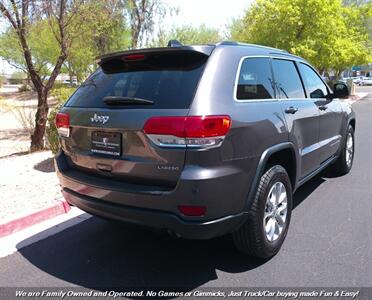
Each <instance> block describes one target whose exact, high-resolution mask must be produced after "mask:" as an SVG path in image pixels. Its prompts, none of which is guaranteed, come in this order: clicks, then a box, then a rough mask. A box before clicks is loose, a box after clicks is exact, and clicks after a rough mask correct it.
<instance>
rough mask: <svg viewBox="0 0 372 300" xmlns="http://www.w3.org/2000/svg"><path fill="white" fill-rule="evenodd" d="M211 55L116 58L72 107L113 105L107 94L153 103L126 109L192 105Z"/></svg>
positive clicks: (83, 87) (91, 80)
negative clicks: (133, 59) (126, 59)
mask: <svg viewBox="0 0 372 300" xmlns="http://www.w3.org/2000/svg"><path fill="white" fill-rule="evenodd" d="M207 59H208V56H206V55H204V54H200V53H198V52H186V53H185V52H181V53H165V54H159V53H158V54H147V55H145V59H141V60H139V61H125V60H122V59H121V58H114V59H112V60H108V61H107V62H104V63H102V64H101V68H99V69H98V70H97V71H96V72H94V73H93V74H92V75H91V76H90V77H89V78H88V79H87V80H86V81H85V83H83V84H82V85H81V86H80V87H79V88H78V89H77V91H76V92H75V93H74V94H73V95H72V96H71V98H70V99H69V100H68V101H67V103H66V105H65V106H68V107H92V108H96V107H97V108H102V107H111V108H112V106H108V105H106V104H105V102H104V101H103V99H104V98H105V97H107V96H116V97H128V98H141V99H146V100H151V101H153V102H154V104H153V105H137V104H136V105H127V106H120V107H123V108H128V109H130V108H142V107H146V109H155V108H156V109H159V108H174V109H177V108H178V109H182V108H188V107H189V106H190V104H191V101H192V99H193V98H194V95H195V92H196V88H197V85H198V82H199V80H200V78H201V75H202V72H203V70H204V66H205V64H206V61H207Z"/></svg>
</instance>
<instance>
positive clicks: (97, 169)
mask: <svg viewBox="0 0 372 300" xmlns="http://www.w3.org/2000/svg"><path fill="white" fill-rule="evenodd" d="M98 64H99V65H100V68H98V70H97V71H96V72H94V73H93V74H92V75H91V76H90V77H89V78H88V79H87V80H86V81H85V83H83V84H82V85H81V86H80V87H79V88H78V89H77V91H76V92H75V93H74V94H73V95H72V96H71V97H70V99H69V100H68V101H67V102H66V103H65V105H64V106H63V107H62V109H61V111H60V113H58V114H57V116H56V126H57V128H58V132H59V135H60V142H61V150H60V152H59V153H58V154H57V156H56V158H55V162H56V170H57V174H58V177H59V180H60V184H61V186H62V193H63V195H64V197H65V199H66V200H67V201H68V202H69V203H70V204H71V205H75V206H77V207H80V208H81V209H83V210H85V211H87V212H89V213H91V214H94V215H97V216H101V217H104V218H108V219H113V220H120V221H123V222H129V223H134V224H139V225H145V226H149V227H153V228H157V229H160V230H165V231H167V232H169V233H171V234H173V235H175V236H179V237H185V238H193V239H208V238H212V237H216V236H220V235H225V234H229V233H231V234H232V235H233V240H234V242H235V245H236V246H237V248H238V249H239V250H240V251H242V252H244V253H246V254H248V255H252V256H258V257H264V258H268V257H271V256H273V255H275V254H276V253H277V252H278V251H279V249H280V247H281V246H282V244H283V241H284V239H285V237H286V234H287V231H288V226H289V223H290V219H291V212H292V207H293V201H292V195H293V192H294V191H295V190H296V189H297V188H298V187H299V186H301V185H302V184H304V183H305V182H306V181H308V180H309V179H310V178H312V177H313V176H315V175H316V174H318V173H319V172H320V171H322V170H323V169H324V168H326V167H331V168H332V170H333V172H334V174H346V173H348V172H349V171H350V169H351V167H352V164H353V158H354V130H355V115H354V112H353V110H352V108H351V106H350V105H349V104H347V103H346V102H345V101H339V99H338V98H343V97H347V96H348V89H347V86H346V85H345V84H344V83H336V84H335V85H334V89H333V91H332V90H331V89H330V88H329V87H328V86H327V84H326V83H325V82H324V81H323V80H322V78H321V77H320V75H319V74H318V73H317V72H316V71H315V69H314V68H313V67H312V66H311V65H310V64H309V63H308V62H306V61H305V60H303V59H302V58H300V57H297V56H294V55H291V54H289V53H287V52H285V51H281V50H278V49H274V48H268V47H263V46H258V45H249V44H240V43H235V42H222V43H218V44H215V45H203V46H183V45H180V44H179V43H170V46H169V47H166V48H151V49H139V50H130V51H123V52H119V53H114V54H109V55H105V56H103V57H101V58H100V59H99V62H98ZM324 230H326V228H324Z"/></svg>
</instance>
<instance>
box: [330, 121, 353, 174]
mask: <svg viewBox="0 0 372 300" xmlns="http://www.w3.org/2000/svg"><path fill="white" fill-rule="evenodd" d="M349 135H350V136H351V138H352V157H351V163H350V164H348V162H347V154H346V152H347V151H346V148H347V143H348V137H349ZM354 150H355V138H354V128H353V127H352V126H351V125H349V126H348V128H347V132H346V135H345V136H344V138H343V144H342V148H341V153H340V155H339V157H338V159H337V160H336V162H335V163H334V165H333V166H332V167H331V168H330V170H331V173H333V174H332V175H345V174H347V173H349V172H350V170H351V168H352V167H353V161H354V152H355V151H354Z"/></svg>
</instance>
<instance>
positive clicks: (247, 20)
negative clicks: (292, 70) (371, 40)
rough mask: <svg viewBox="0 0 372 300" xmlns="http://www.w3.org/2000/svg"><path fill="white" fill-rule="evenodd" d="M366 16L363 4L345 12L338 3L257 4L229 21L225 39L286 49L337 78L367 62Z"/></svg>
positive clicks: (272, 0)
mask: <svg viewBox="0 0 372 300" xmlns="http://www.w3.org/2000/svg"><path fill="white" fill-rule="evenodd" d="M370 16H371V6H370V5H369V4H367V5H361V6H359V7H357V6H355V5H353V6H348V7H346V6H343V5H342V2H341V0H258V1H257V2H256V3H254V4H253V5H252V6H251V7H250V8H249V9H248V10H247V11H246V13H245V16H244V17H243V18H242V19H241V20H236V21H234V23H233V24H232V26H231V38H232V39H233V40H238V41H242V42H249V43H255V44H261V45H266V46H271V47H276V48H281V49H284V50H287V51H289V52H290V53H293V54H296V55H299V56H302V57H304V58H305V59H307V60H309V61H310V62H311V63H312V64H314V65H315V66H316V67H317V68H318V70H319V71H320V72H325V73H326V74H329V72H330V71H331V70H332V71H334V72H335V73H336V76H339V75H340V74H341V72H342V71H343V70H344V69H346V68H348V67H351V66H352V65H356V64H363V63H366V62H367V61H368V60H369V59H370V57H371V53H370V49H368V47H367V42H368V33H367V29H366V26H365V23H364V22H365V20H366V19H368V18H369V17H370Z"/></svg>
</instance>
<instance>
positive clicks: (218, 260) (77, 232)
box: [19, 177, 325, 291]
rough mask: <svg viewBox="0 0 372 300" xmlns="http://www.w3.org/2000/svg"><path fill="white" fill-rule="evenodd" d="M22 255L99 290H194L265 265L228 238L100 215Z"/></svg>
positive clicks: (312, 185)
mask: <svg viewBox="0 0 372 300" xmlns="http://www.w3.org/2000/svg"><path fill="white" fill-rule="evenodd" d="M324 181H325V180H324V179H322V178H320V177H316V178H314V179H312V180H311V181H309V182H308V183H306V184H305V185H304V186H303V187H302V188H300V189H299V190H298V191H297V192H296V194H295V199H294V202H295V204H294V207H295V208H296V207H297V206H298V205H299V204H300V203H301V202H302V201H303V200H304V199H306V197H307V196H308V195H309V194H310V193H312V192H313V191H314V190H315V189H316V188H317V187H318V186H319V185H320V184H322V183H323V182H324ZM43 234H45V232H44V233H43ZM19 247H20V248H21V247H22V243H21V244H20V245H19ZM19 252H20V254H21V255H23V256H24V257H25V258H26V259H27V260H28V261H29V262H30V263H32V264H33V265H34V266H36V267H37V268H39V269H41V270H42V271H44V272H46V273H48V274H50V275H51V276H54V277H57V278H59V279H61V280H63V281H65V282H69V283H72V284H74V285H78V286H82V287H85V288H94V289H99V290H107V289H115V290H117V289H121V290H122V289H126V288H127V289H135V288H146V289H148V288H164V287H166V288H177V290H182V291H190V290H192V289H195V288H197V287H199V286H202V285H204V284H206V283H207V282H209V281H212V280H215V279H217V272H216V270H221V271H224V272H228V273H234V274H235V273H241V272H247V271H249V270H252V269H255V268H258V267H259V266H261V265H262V264H265V263H266V262H267V260H260V259H255V258H249V257H246V256H244V255H243V254H241V253H239V252H238V251H237V250H236V249H235V247H234V245H233V242H232V240H231V237H230V236H225V237H220V238H215V239H212V240H207V241H197V240H195V241H193V240H185V239H176V238H172V237H170V236H168V235H165V234H160V233H157V232H152V231H148V230H144V229H142V228H138V227H133V226H130V225H125V224H119V225H118V223H116V222H108V221H105V220H102V219H99V218H96V217H92V218H90V219H88V220H86V221H84V222H81V223H79V224H77V225H75V226H73V227H70V228H68V229H66V230H64V231H62V232H60V233H57V234H55V235H53V236H50V237H49V238H47V239H44V240H41V241H39V242H36V243H34V244H31V245H30V246H27V247H24V248H22V249H20V250H19Z"/></svg>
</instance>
